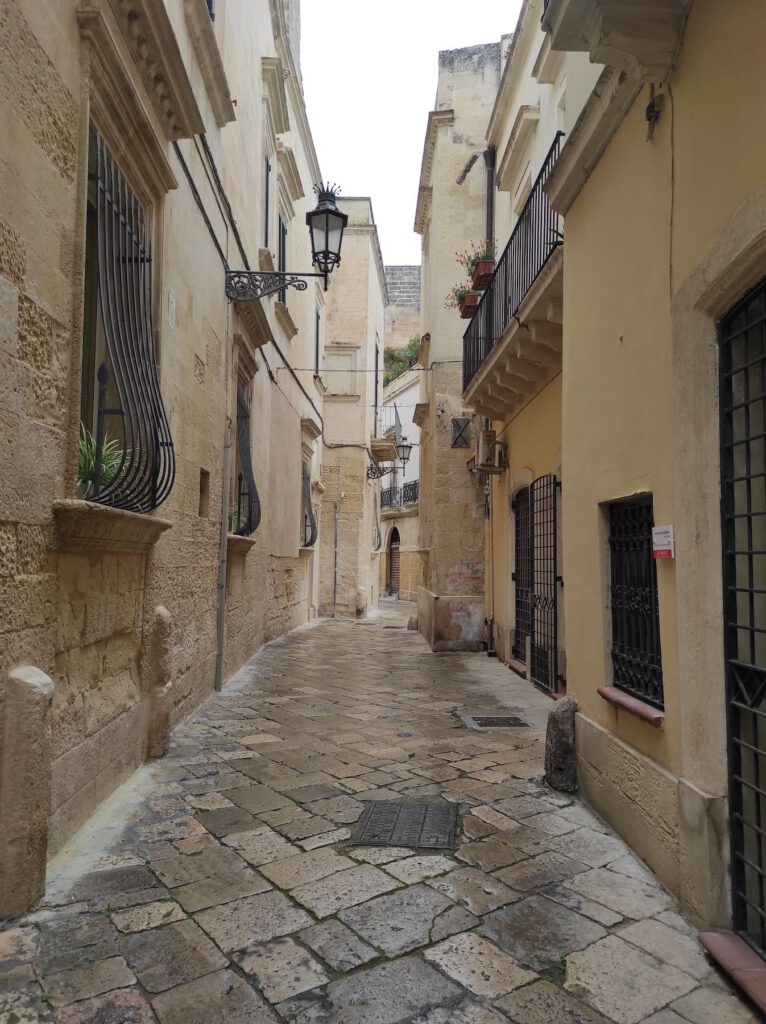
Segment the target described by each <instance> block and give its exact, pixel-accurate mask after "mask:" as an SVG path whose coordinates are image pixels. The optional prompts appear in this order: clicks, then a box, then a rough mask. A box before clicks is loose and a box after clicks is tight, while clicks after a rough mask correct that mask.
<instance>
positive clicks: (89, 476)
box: [78, 130, 175, 512]
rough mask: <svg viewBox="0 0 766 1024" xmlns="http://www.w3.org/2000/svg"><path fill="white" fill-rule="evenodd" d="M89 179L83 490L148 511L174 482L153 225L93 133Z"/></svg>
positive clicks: (81, 460) (80, 493) (115, 504)
mask: <svg viewBox="0 0 766 1024" xmlns="http://www.w3.org/2000/svg"><path fill="white" fill-rule="evenodd" d="M88 179H89V181H88V186H89V187H88V222H87V237H86V275H85V276H86V281H85V317H84V332H83V365H82V398H81V420H82V423H81V431H80V451H79V464H78V496H79V497H81V498H87V500H88V501H95V502H100V503H101V504H104V505H110V506H113V507H115V508H122V509H127V510H129V511H131V512H150V511H151V510H152V509H154V508H157V506H158V505H161V504H162V502H163V501H165V499H166V498H167V497H168V495H169V494H170V491H171V489H172V487H173V480H174V478H175V453H174V450H173V441H172V438H171V436H170V427H169V424H168V420H167V416H166V413H165V407H164V405H163V402H162V395H161V394H160V385H159V376H158V372H157V362H156V356H155V350H154V322H153V315H152V275H151V261H152V257H151V225H150V223H149V218H148V216H147V214H146V211H145V210H144V208H143V206H142V205H141V203H140V202H139V201H138V199H137V198H136V196H135V195H134V193H133V192H132V191H131V189H130V187H129V186H128V184H127V182H126V180H125V178H124V176H123V174H122V172H121V171H120V169H119V167H118V166H117V164H116V163H115V161H114V159H113V158H112V155H111V154H110V152H109V150H108V149H107V147H106V145H105V143H104V140H103V139H102V138H101V135H100V134H99V133H98V132H97V131H95V130H92V131H91V139H90V154H89V173H88Z"/></svg>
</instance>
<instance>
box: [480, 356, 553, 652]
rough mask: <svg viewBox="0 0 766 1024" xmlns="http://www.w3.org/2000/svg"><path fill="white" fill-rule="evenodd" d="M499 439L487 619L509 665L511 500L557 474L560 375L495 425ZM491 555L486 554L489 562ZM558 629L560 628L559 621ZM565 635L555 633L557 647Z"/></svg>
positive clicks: (511, 583)
mask: <svg viewBox="0 0 766 1024" xmlns="http://www.w3.org/2000/svg"><path fill="white" fill-rule="evenodd" d="M493 427H494V429H495V430H496V431H497V433H498V436H499V439H500V440H501V441H503V442H505V444H507V445H508V459H509V468H508V470H507V471H506V472H505V473H502V474H500V475H498V476H495V477H492V485H491V486H492V516H491V519H490V523H489V530H488V535H489V536H488V543H489V544H491V548H492V550H491V555H492V557H491V565H492V580H491V594H488V597H487V614H488V615H489V616H491V617H493V618H494V620H495V648H496V650H497V652H498V654H499V656H500V657H501V658H502V659H503V660H504V661H508V659H509V658H510V657H511V642H512V633H513V627H514V584H513V582H512V580H511V573H512V572H513V570H514V561H515V556H514V548H513V544H514V534H513V513H512V512H511V508H510V501H511V498H512V496H513V494H514V493H515V492H516V491H517V490H518V489H519V488H520V487H526V486H528V485H529V484H530V483H531V481H532V480H535V479H537V477H539V476H543V475H545V474H546V473H555V474H556V475H557V476H560V473H561V376H560V375H559V376H558V377H555V378H554V379H553V380H552V381H550V383H548V384H547V385H546V386H545V387H544V388H543V390H542V391H541V392H540V394H539V395H537V396H536V397H535V398H534V399H533V400H532V401H531V402H529V403H528V404H527V405H525V406H524V408H523V409H522V410H521V411H520V412H519V413H518V414H517V415H516V416H515V417H514V418H513V419H512V420H511V421H510V423H508V424H501V423H493ZM489 555H490V552H489V551H488V552H487V556H488V558H487V560H488V563H489V560H490V559H489ZM561 618H562V622H560V626H562V625H563V616H562V617H561ZM562 637H563V630H562V629H561V628H560V630H559V645H560V646H561V645H562V644H561V640H562Z"/></svg>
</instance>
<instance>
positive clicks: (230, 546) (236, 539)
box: [226, 533, 255, 558]
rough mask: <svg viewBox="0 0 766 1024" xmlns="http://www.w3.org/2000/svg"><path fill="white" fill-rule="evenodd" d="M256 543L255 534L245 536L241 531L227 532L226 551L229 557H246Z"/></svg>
mask: <svg viewBox="0 0 766 1024" xmlns="http://www.w3.org/2000/svg"><path fill="white" fill-rule="evenodd" d="M254 545H255V535H251V536H250V537H243V536H241V535H240V534H239V533H227V534H226V551H227V554H228V555H229V557H231V556H232V555H239V556H240V557H242V558H244V557H245V555H246V554H247V553H248V551H249V550H250V548H252V547H253V546H254Z"/></svg>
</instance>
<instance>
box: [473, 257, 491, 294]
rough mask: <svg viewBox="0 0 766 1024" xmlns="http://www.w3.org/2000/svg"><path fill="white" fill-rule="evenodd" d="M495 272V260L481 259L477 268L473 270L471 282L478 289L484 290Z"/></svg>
mask: <svg viewBox="0 0 766 1024" xmlns="http://www.w3.org/2000/svg"><path fill="white" fill-rule="evenodd" d="M494 272H495V261H494V260H479V262H478V263H477V264H476V270H474V272H473V277H472V278H471V284H472V285H473V286H474V288H475V289H476V291H482V292H483V291H484V289H485V288H486V287H487V285H488V284H489V282H490V281H491V280H492V275H493V274H494Z"/></svg>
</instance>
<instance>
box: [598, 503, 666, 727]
mask: <svg viewBox="0 0 766 1024" xmlns="http://www.w3.org/2000/svg"><path fill="white" fill-rule="evenodd" d="M653 525H654V514H653V511H652V499H651V497H648V498H644V499H642V500H640V501H619V502H614V503H613V504H611V505H610V506H609V549H610V553H611V566H610V577H611V582H610V595H611V606H612V668H613V672H614V686H616V687H617V688H618V689H620V690H624V691H625V693H628V694H630V695H631V697H637V698H638V699H639V700H642V701H645V702H646V703H647V704H651V705H652V706H653V707H656V708H664V694H663V687H662V657H661V654H660V615H659V602H658V598H657V566H656V563H655V561H654V559H653V557H652V526H653Z"/></svg>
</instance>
